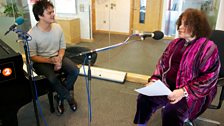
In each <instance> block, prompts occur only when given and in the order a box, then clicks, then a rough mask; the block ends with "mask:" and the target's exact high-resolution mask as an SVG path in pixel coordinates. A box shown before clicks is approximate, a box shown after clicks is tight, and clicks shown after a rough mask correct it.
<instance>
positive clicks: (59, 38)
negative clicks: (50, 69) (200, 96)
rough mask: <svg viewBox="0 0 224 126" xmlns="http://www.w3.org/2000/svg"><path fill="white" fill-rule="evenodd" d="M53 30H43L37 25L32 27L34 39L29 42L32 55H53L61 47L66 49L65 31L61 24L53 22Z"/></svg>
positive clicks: (31, 31) (30, 32)
mask: <svg viewBox="0 0 224 126" xmlns="http://www.w3.org/2000/svg"><path fill="white" fill-rule="evenodd" d="M51 25H52V27H51V31H49V32H43V31H41V30H40V29H39V28H38V27H37V25H35V26H34V27H33V28H32V29H30V31H29V34H30V35H31V37H32V40H31V41H30V42H29V43H28V44H29V49H30V56H43V57H52V56H56V55H58V51H59V49H65V48H66V44H65V41H64V33H63V31H62V28H61V27H60V25H59V24H56V23H52V24H51Z"/></svg>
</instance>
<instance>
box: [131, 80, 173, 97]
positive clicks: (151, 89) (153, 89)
mask: <svg viewBox="0 0 224 126" xmlns="http://www.w3.org/2000/svg"><path fill="white" fill-rule="evenodd" d="M135 91H137V92H138V93H140V94H144V95H147V96H162V95H169V94H170V93H171V90H170V89H169V88H168V87H167V86H166V85H165V84H164V83H163V82H162V81H160V80H157V81H155V82H154V83H152V84H150V85H147V86H145V87H143V88H139V89H135Z"/></svg>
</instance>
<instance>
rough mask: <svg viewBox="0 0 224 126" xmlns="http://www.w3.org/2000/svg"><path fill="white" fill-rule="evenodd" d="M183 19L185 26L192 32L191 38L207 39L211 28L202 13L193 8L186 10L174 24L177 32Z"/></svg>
mask: <svg viewBox="0 0 224 126" xmlns="http://www.w3.org/2000/svg"><path fill="white" fill-rule="evenodd" d="M183 18H184V19H185V25H187V27H188V28H189V30H191V31H192V35H191V36H192V37H193V36H196V37H208V36H209V35H210V34H211V27H210V25H209V23H208V20H207V17H206V15H205V14H204V13H203V12H202V11H200V10H197V9H193V8H188V9H186V10H185V11H184V12H183V13H182V14H181V15H180V16H179V18H178V20H177V22H176V25H177V30H179V27H180V25H181V20H182V19H183Z"/></svg>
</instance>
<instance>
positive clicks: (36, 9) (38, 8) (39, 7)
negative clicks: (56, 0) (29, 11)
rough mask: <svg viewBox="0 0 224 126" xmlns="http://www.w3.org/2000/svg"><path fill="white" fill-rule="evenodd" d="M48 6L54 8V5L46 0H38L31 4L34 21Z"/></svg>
mask: <svg viewBox="0 0 224 126" xmlns="http://www.w3.org/2000/svg"><path fill="white" fill-rule="evenodd" d="M49 7H52V8H54V5H53V4H52V3H51V2H50V1H48V0H39V1H37V2H36V3H35V4H34V5H33V14H34V17H35V19H36V21H39V20H40V18H39V16H43V14H44V10H45V9H47V8H49Z"/></svg>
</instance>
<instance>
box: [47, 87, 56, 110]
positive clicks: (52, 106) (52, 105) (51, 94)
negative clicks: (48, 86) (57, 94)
mask: <svg viewBox="0 0 224 126" xmlns="http://www.w3.org/2000/svg"><path fill="white" fill-rule="evenodd" d="M48 100H49V104H50V112H51V113H54V112H55V109H54V98H53V92H52V91H49V93H48Z"/></svg>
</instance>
